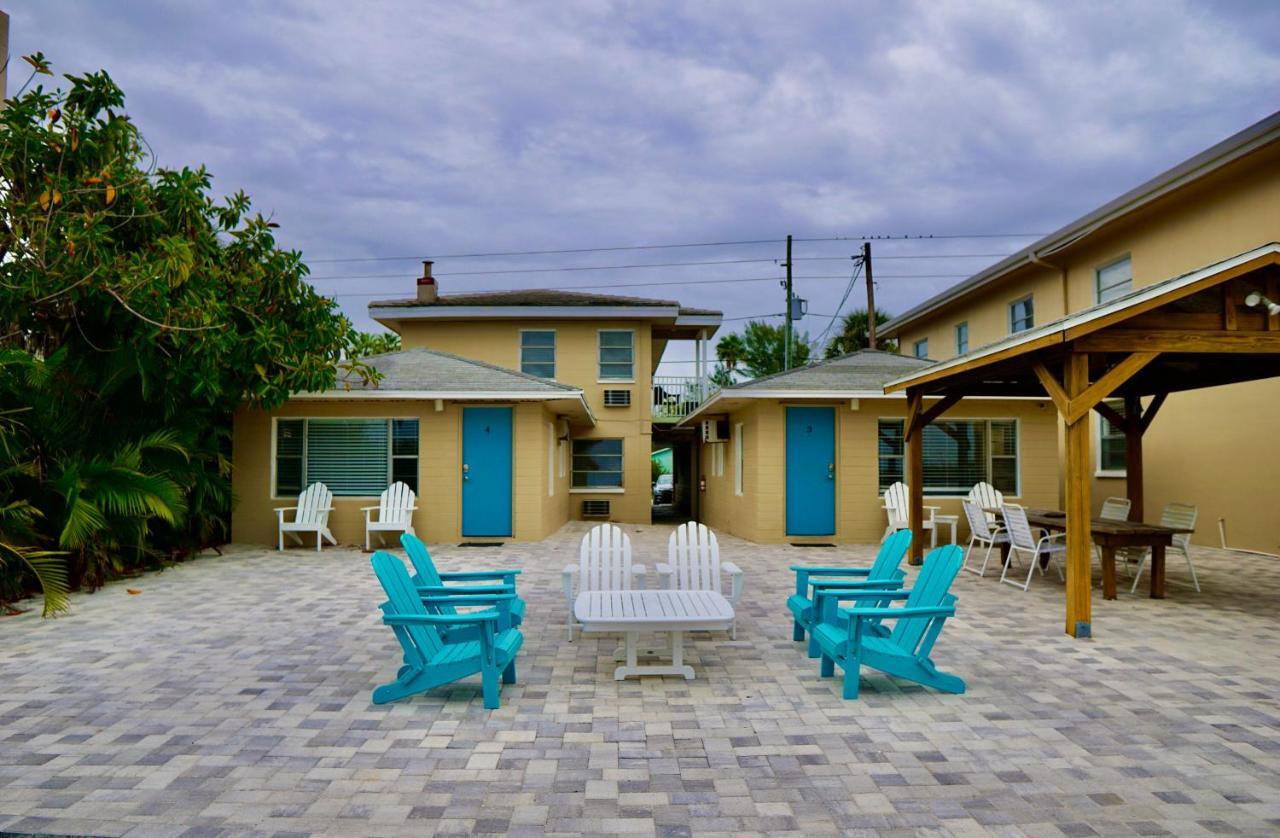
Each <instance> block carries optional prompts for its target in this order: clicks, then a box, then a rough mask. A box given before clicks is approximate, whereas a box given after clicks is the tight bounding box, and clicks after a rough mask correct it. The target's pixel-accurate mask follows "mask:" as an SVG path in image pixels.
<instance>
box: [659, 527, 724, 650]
mask: <svg viewBox="0 0 1280 838" xmlns="http://www.w3.org/2000/svg"><path fill="white" fill-rule="evenodd" d="M655 570H657V572H658V584H659V586H660V587H663V588H670V589H672V590H678V591H715V592H716V593H718V594H720V595H721V596H724V585H723V580H722V579H721V577H720V574H721V572H724V573H726V574H728V575H729V580H730V587H729V595H728V600H729V604H730V605H732V606H733V607H734V608H735V609H736V608H737V606H738V600H740V599H742V588H743V583H744V579H743V574H742V568H740V567H738V566H737V565H736V564H734V563H733V562H722V561H720V544H719V542H717V541H716V534H715V533H713V532H712V531H711V530H710V529H708V528H707V526H706V524H699V523H698V522H697V521H689V522H688V523H685V524H681V525H680V526H678V527H676V529H675V532H673V533H671V537H670V538H668V539H667V560H666V562H659V563H658V564H657V566H656V567H655ZM729 636H730V637H733V638H735V639H736V638H737V636H738V626H737V622H736V621H735V622H734V623H733V625H732V626H730V628H729Z"/></svg>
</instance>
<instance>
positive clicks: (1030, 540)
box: [1000, 503, 1067, 591]
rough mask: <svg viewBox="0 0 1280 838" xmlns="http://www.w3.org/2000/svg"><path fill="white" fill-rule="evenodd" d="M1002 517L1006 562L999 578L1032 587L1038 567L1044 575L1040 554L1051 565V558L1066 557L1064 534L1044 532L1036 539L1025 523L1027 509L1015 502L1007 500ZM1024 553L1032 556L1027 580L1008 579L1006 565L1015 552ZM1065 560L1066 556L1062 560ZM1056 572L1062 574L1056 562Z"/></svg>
mask: <svg viewBox="0 0 1280 838" xmlns="http://www.w3.org/2000/svg"><path fill="white" fill-rule="evenodd" d="M1000 512H1001V515H1002V516H1003V518H1004V525H1005V529H1006V531H1007V532H1008V533H1009V559H1010V562H1009V564H1006V565H1005V566H1004V570H1003V571H1001V573H1000V581H1001V582H1008V583H1009V584H1010V585H1013V586H1014V587H1015V588H1021V589H1022V590H1024V591H1025V590H1026V589H1027V588H1030V587H1031V575H1032V574H1033V573H1035V572H1036V569H1037V568H1039V570H1040V575H1041V576H1044V568H1042V567H1040V557H1041V556H1047V557H1048V560H1049V562H1048V563H1049V564H1053V560H1054V557H1065V555H1066V552H1067V543H1066V539H1067V534H1066V533H1058V534H1057V535H1049V534H1048V533H1045V534H1043V535H1041V536H1040V539H1039V540H1038V541H1037V540H1036V536H1035V533H1034V532H1032V530H1031V525H1030V524H1029V523H1027V512H1026V510H1025V509H1023V508H1022V507H1021V506H1019V505H1018V504H1016V503H1006V504H1005V505H1004V506H1003V507H1001V509H1000ZM1022 553H1026V554H1028V555H1029V556H1030V557H1031V561H1030V563H1029V564H1030V565H1031V567H1030V568H1029V569H1028V570H1027V579H1026V581H1025V582H1018V581H1017V580H1014V579H1009V578H1008V576H1009V565H1010V564H1013V562H1012V559H1013V557H1014V556H1015V555H1018V554H1022ZM1064 560H1065V559H1064ZM1055 567H1056V568H1057V571H1058V578H1059V579H1061V578H1063V577H1062V565H1061V563H1059V564H1058V565H1055Z"/></svg>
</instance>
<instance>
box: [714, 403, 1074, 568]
mask: <svg viewBox="0 0 1280 838" xmlns="http://www.w3.org/2000/svg"><path fill="white" fill-rule="evenodd" d="M804 404H819V403H818V402H805V403H804ZM830 404H831V405H832V406H833V407H834V408H835V414H836V474H837V480H836V534H835V536H834V537H831V538H825V537H824V538H818V539H810V540H816V541H836V542H838V543H854V544H866V543H874V542H876V541H879V540H880V537H881V535H883V533H884V527H885V513H884V510H883V509H882V508H881V505H882V502H881V498H880V490H879V460H878V455H877V447H876V432H877V425H878V423H879V420H880V419H882V418H883V419H903V418H905V416H906V402H905V400H903V399H874V400H873V399H863V400H861V402H860V403H859V407H858V409H857V410H852V409H851V408H850V404H849V402H848V401H842V402H838V403H837V402H831V403H830ZM944 417H945V418H990V419H1010V418H1012V419H1017V420H1018V422H1019V424H1018V442H1019V455H1020V456H1019V472H1020V478H1021V495H1020V496H1019V497H1010V498H1009V500H1011V501H1018V502H1021V503H1024V504H1026V505H1029V506H1052V505H1054V504H1056V503H1057V497H1058V467H1057V463H1058V461H1057V442H1056V440H1057V420H1056V414H1055V413H1054V411H1053V409H1052V406H1051V405H1049V404H1048V403H1047V402H1029V401H977V400H974V401H971V402H970V403H967V404H965V403H962V404H961V405H959V406H957V407H955V408H953V409H952V410H949V411H947V413H946V414H944ZM730 422H731V427H733V428H734V430H735V431H736V426H737V424H738V423H742V426H743V434H744V437H743V439H744V443H745V445H744V453H745V457H744V468H743V477H744V482H745V485H744V494H743V496H742V497H738V496H735V495H734V494H733V489H734V482H733V468H732V466H733V456H732V451H733V445H732V443H725V445H726V468H725V475H724V477H722V478H716V477H710V476H709V477H708V478H707V493H706V497H705V499H704V505H703V515H704V520H705V521H706V523H707V524H708V526H711V527H712V528H715V529H720V530H724V531H726V532H730V533H732V534H733V535H736V536H739V537H740V538H745V539H748V540H750V541H757V542H761V543H778V542H784V541H800V540H803V539H796V538H794V537H788V536H787V534H786V429H785V426H786V404H785V403H783V402H779V401H775V400H768V401H764V400H762V401H761V402H760V403H758V404H752V405H748V406H746V407H744V408H742V409H740V410H737V411H734V412H733V413H731V414H730ZM711 447H712V445H711V444H708V443H703V444H702V458H703V460H702V461H703V469H704V472H705V471H708V470H709V465H708V464H709V463H710V462H711V458H712V456H713V454H712V452H711V451H710V450H709V449H710V448H711ZM927 503H928V504H929V505H934V506H940V507H942V510H941V512H942V513H944V514H954V515H960V514H962V511H961V509H960V499H959V498H930V499H929V500H928V501H927ZM958 536H959V537H960V538H961V540H962V541H964V540H966V539H967V537H968V536H967V529H966V528H965V527H964V525H963V522H962V523H961V525H960V527H959V529H958ZM944 540H945V539H944Z"/></svg>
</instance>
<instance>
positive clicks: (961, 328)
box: [956, 321, 969, 355]
mask: <svg viewBox="0 0 1280 838" xmlns="http://www.w3.org/2000/svg"><path fill="white" fill-rule="evenodd" d="M968 351H969V323H968V322H967V321H966V322H964V323H957V324H956V354H957V355H963V354H964V353H966V352H968Z"/></svg>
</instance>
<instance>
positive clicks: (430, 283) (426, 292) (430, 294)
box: [418, 259, 440, 305]
mask: <svg viewBox="0 0 1280 838" xmlns="http://www.w3.org/2000/svg"><path fill="white" fill-rule="evenodd" d="M439 290H440V289H439V288H438V287H437V286H436V279H435V277H433V276H432V275H431V260H430V259H425V260H423V262H422V276H420V277H418V302H420V303H422V304H423V305H430V304H431V303H434V302H435V301H436V298H437V297H438V296H439Z"/></svg>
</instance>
